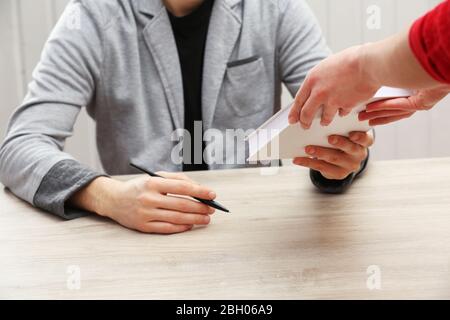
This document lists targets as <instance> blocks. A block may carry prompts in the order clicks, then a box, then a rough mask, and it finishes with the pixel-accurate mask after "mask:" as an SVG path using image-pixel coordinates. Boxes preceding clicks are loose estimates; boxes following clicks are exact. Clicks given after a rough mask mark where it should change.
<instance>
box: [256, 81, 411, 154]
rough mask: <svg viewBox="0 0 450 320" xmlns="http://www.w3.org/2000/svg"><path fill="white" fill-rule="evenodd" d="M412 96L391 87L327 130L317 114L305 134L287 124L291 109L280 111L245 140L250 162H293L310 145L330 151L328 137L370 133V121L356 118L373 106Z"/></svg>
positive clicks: (303, 131)
mask: <svg viewBox="0 0 450 320" xmlns="http://www.w3.org/2000/svg"><path fill="white" fill-rule="evenodd" d="M409 96H411V91H408V90H404V89H397V88H390V87H383V88H381V89H380V90H379V91H378V92H377V93H376V94H375V96H374V97H373V98H372V99H370V100H369V101H367V102H366V103H364V104H362V105H360V106H357V107H356V108H355V109H353V111H352V112H351V113H350V114H349V115H347V116H345V117H340V116H339V115H337V116H336V117H335V118H334V120H333V122H332V123H331V124H330V125H329V126H327V127H324V126H321V125H320V118H321V112H319V113H318V114H317V115H316V117H315V119H314V121H313V123H312V125H311V128H310V129H308V130H305V129H303V128H302V127H301V126H300V124H299V123H297V124H295V125H290V124H289V121H288V116H289V111H290V109H291V105H292V104H291V105H289V106H288V107H286V108H284V109H281V110H280V111H279V112H278V113H277V114H275V115H274V116H273V117H272V118H270V119H269V120H268V121H267V122H265V123H264V124H263V125H262V126H261V127H259V128H258V129H257V130H256V131H255V132H253V133H252V134H251V135H249V136H248V138H247V140H248V143H249V159H248V161H250V162H255V161H270V160H278V159H293V158H296V157H305V156H308V155H307V154H306V153H305V148H306V147H307V146H309V145H313V146H322V147H332V146H331V145H330V144H329V143H328V137H329V136H330V135H341V136H345V137H348V136H349V134H350V133H351V132H353V131H361V132H367V131H369V130H371V129H372V128H371V126H370V125H369V121H359V119H358V114H359V113H360V112H361V111H363V110H365V109H366V106H367V105H368V104H370V103H372V102H375V101H380V100H386V99H393V98H400V97H409Z"/></svg>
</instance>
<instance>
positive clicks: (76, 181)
mask: <svg viewBox="0 0 450 320" xmlns="http://www.w3.org/2000/svg"><path fill="white" fill-rule="evenodd" d="M101 176H105V175H103V174H100V173H97V172H95V171H93V170H91V169H89V168H88V167H86V166H84V165H82V164H80V163H79V162H77V161H75V160H63V161H60V162H58V163H57V164H55V165H54V166H53V167H52V168H51V169H50V170H49V172H47V174H46V175H45V177H44V178H43V179H42V181H41V184H40V186H39V188H38V190H37V192H36V194H35V195H34V199H33V203H34V205H35V206H36V207H38V208H41V209H43V210H46V211H48V212H51V213H54V214H56V215H58V216H60V217H62V218H64V219H68V220H70V219H76V218H79V217H83V216H86V215H87V214H89V212H87V211H84V210H81V209H77V208H73V207H70V206H68V205H66V201H67V200H68V199H69V198H70V197H71V196H72V195H74V194H75V193H76V192H77V191H79V190H80V189H82V188H83V187H85V186H86V185H88V184H89V183H91V182H92V181H93V180H94V179H96V178H98V177H101Z"/></svg>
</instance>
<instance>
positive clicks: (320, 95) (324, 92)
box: [314, 88, 328, 100]
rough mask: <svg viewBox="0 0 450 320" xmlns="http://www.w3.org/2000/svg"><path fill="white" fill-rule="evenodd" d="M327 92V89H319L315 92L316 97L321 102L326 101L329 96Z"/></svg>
mask: <svg viewBox="0 0 450 320" xmlns="http://www.w3.org/2000/svg"><path fill="white" fill-rule="evenodd" d="M327 94H328V93H327V90H326V89H325V88H319V89H316V91H315V92H314V95H315V96H316V98H318V99H319V100H322V99H325V98H326V96H327Z"/></svg>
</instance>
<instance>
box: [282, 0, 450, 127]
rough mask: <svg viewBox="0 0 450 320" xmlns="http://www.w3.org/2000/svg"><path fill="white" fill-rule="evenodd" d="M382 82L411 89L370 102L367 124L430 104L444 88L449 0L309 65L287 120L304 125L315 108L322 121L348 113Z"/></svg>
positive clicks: (447, 88) (449, 48) (449, 85)
mask: <svg viewBox="0 0 450 320" xmlns="http://www.w3.org/2000/svg"><path fill="white" fill-rule="evenodd" d="M382 86H390V87H399V88H407V89H412V90H416V94H415V95H414V96H412V97H410V98H408V99H394V100H388V101H384V102H379V103H377V104H376V105H375V106H370V108H368V110H367V111H368V112H370V113H371V114H370V115H368V114H364V115H363V116H364V119H362V120H370V121H371V123H372V124H373V125H378V124H386V123H389V122H393V121H398V120H400V119H403V118H407V117H409V116H411V115H412V114H413V113H414V112H415V111H419V110H428V109H431V108H432V107H433V106H434V105H435V104H436V103H437V102H438V101H439V100H441V99H442V98H443V97H445V96H446V95H447V94H448V93H449V92H450V0H447V1H445V2H443V3H442V4H440V5H439V6H438V7H436V8H435V9H433V10H432V11H430V12H429V13H428V14H426V15H425V16H424V17H422V18H420V19H419V20H417V21H416V22H415V23H414V25H413V26H412V28H411V29H410V30H407V31H405V32H402V33H400V34H397V35H394V36H392V37H389V38H387V39H385V40H382V41H379V42H374V43H368V44H364V45H361V46H356V47H352V48H349V49H346V50H344V51H342V52H339V53H337V54H335V55H332V56H330V57H329V58H327V59H325V60H323V61H322V62H321V63H319V64H318V65H317V66H315V67H314V68H313V69H312V70H311V71H310V72H309V74H308V76H307V77H306V79H305V81H304V82H303V84H302V86H301V88H300V90H299V92H298V93H297V95H296V98H295V102H294V104H293V107H292V109H291V112H290V114H289V122H290V124H295V123H297V122H300V124H301V126H302V127H303V128H309V127H310V126H311V123H312V120H313V119H314V117H315V115H316V114H317V113H319V112H321V113H322V119H321V123H322V125H324V126H326V125H328V124H330V123H331V122H332V121H333V118H334V117H335V116H336V114H337V113H339V114H340V115H341V116H343V115H346V114H348V113H350V112H351V110H352V109H353V108H354V107H355V106H358V105H360V104H361V103H364V102H365V101H367V100H369V99H370V98H372V97H373V95H374V94H375V93H376V92H377V90H378V89H380V87H382ZM380 111H383V112H380ZM376 119H379V121H373V120H376Z"/></svg>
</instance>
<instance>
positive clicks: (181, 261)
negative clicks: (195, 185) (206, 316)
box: [0, 159, 450, 299]
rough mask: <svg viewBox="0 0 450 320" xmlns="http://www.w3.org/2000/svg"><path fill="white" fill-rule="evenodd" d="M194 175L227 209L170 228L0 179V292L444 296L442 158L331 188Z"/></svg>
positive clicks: (283, 173) (446, 236)
mask: <svg viewBox="0 0 450 320" xmlns="http://www.w3.org/2000/svg"><path fill="white" fill-rule="evenodd" d="M272 173H273V172H272ZM192 177H194V178H195V179H197V180H198V181H200V182H202V183H205V184H208V185H210V186H211V187H213V188H214V189H215V190H216V191H217V192H218V194H219V200H220V202H222V203H223V204H224V205H225V206H227V207H229V208H230V209H232V212H233V213H232V214H221V213H217V214H216V215H215V218H214V219H213V222H212V224H211V225H210V226H209V227H206V228H197V229H194V230H193V231H191V232H188V233H184V234H178V235H172V236H160V235H148V234H141V233H138V232H134V231H130V230H127V229H125V228H122V227H120V226H119V225H116V224H115V223H113V222H111V221H109V220H105V219H102V218H98V217H94V216H92V217H87V218H82V219H78V220H74V221H62V220H60V219H58V218H56V217H53V216H52V215H50V214H47V213H44V212H41V211H39V210H36V209H33V208H32V207H30V206H29V205H27V204H25V203H24V202H22V201H20V200H18V199H17V198H15V197H14V196H13V195H12V194H11V193H10V192H9V191H7V190H5V189H4V188H1V191H0V209H1V211H0V298H33V299H34V298H58V299H73V298H75V299H82V298H83V299H84V298H88V299H91V298H113V299H114V298H127V299H128V298H138V299H141V298H150V299H163V298H164V299H166V298H167V299H216V298H219V299H222V298H223V299H241V298H251V299H260V298H261V299H303V298H326V299H328V298H338V299H341V298H343V299H346V298H357V299H359V298H361V299H372V298H373V299H380V298H383V299H384V298H388V299H391V298H406V299H409V298H447V299H448V298H450V159H435V160H414V161H393V162H378V163H373V164H371V166H370V167H369V170H368V172H367V173H366V175H365V176H364V177H363V178H361V179H359V180H358V181H357V182H356V183H355V184H354V186H353V187H352V188H351V190H350V191H349V192H348V193H347V194H345V195H341V196H332V195H323V194H320V193H318V192H317V191H316V190H315V189H314V187H313V186H312V185H311V183H310V181H309V177H308V172H307V171H306V170H305V169H301V168H297V167H284V168H282V169H280V170H279V172H278V173H277V174H272V175H267V172H261V171H260V170H259V169H248V170H247V169H246V170H237V171H223V172H207V173H195V174H192ZM73 271H75V273H73V274H71V273H70V272H73ZM68 272H69V273H68ZM78 272H80V278H79V279H80V281H75V282H73V280H74V278H73V276H74V275H75V276H76V275H77V274H78ZM372 272H374V273H372ZM76 279H78V278H76ZM368 279H369V281H368ZM74 283H75V286H74ZM77 284H80V288H79V289H77ZM368 284H369V285H368ZM376 284H381V288H380V289H379V290H378V289H376V287H377V285H376Z"/></svg>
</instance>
